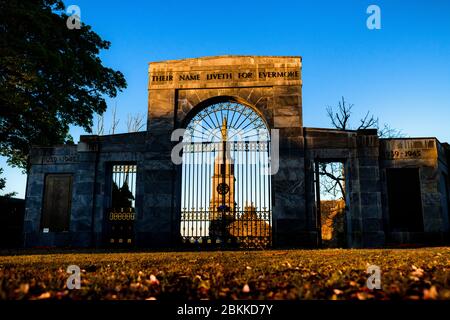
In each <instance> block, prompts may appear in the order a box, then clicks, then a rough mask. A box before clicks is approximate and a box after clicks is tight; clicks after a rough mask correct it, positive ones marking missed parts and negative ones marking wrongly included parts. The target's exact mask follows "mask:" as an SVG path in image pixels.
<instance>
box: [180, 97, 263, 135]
mask: <svg viewBox="0 0 450 320" xmlns="http://www.w3.org/2000/svg"><path fill="white" fill-rule="evenodd" d="M224 102H233V103H238V104H241V105H243V106H245V107H247V108H250V109H252V110H253V111H254V112H255V113H256V114H257V115H258V116H259V117H260V118H261V119H262V120H263V121H264V123H265V125H266V128H267V129H268V130H270V128H271V126H270V125H269V122H268V121H267V117H266V115H265V114H264V110H260V108H258V105H256V106H255V105H253V104H252V103H250V102H248V101H247V100H245V99H244V98H242V97H240V96H230V95H219V96H211V97H209V98H206V99H204V100H202V101H200V102H199V103H198V104H196V105H195V106H192V107H191V108H189V111H188V112H187V113H184V117H182V119H179V120H180V121H179V127H180V128H186V126H187V125H188V123H189V122H190V121H191V120H192V118H194V117H195V116H196V115H197V114H198V113H199V112H200V111H202V110H203V109H205V108H207V107H209V106H211V105H213V104H217V103H224Z"/></svg>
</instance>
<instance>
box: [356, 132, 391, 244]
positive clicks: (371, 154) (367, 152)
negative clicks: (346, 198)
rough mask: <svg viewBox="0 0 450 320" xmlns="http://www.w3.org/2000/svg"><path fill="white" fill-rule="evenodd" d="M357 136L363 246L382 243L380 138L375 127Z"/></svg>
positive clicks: (383, 236) (383, 239) (383, 235)
mask: <svg viewBox="0 0 450 320" xmlns="http://www.w3.org/2000/svg"><path fill="white" fill-rule="evenodd" d="M356 139H357V157H358V173H359V201H360V207H359V209H360V216H361V224H362V246H364V247H379V246H382V245H384V242H385V234H384V231H383V215H382V205H381V182H380V169H379V139H378V136H377V130H360V131H358V135H357V137H356Z"/></svg>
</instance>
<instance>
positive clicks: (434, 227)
mask: <svg viewBox="0 0 450 320" xmlns="http://www.w3.org/2000/svg"><path fill="white" fill-rule="evenodd" d="M445 152H446V151H445V149H444V147H443V146H442V145H441V144H440V143H439V141H438V140H437V139H435V138H411V139H384V140H381V146H380V171H381V176H382V190H383V212H384V218H383V220H384V225H385V229H386V230H387V234H388V236H389V239H388V240H389V242H391V243H417V244H421V243H422V244H428V243H443V242H445V240H446V238H447V237H448V230H449V223H448V209H447V204H446V202H447V201H446V199H445V198H446V197H445V191H444V188H445V187H444V181H443V175H444V174H446V175H447V176H448V163H447V159H446V157H445ZM389 168H418V170H419V176H420V189H421V190H420V191H421V202H422V213H423V226H424V230H423V232H390V231H389V229H390V227H389V206H388V192H387V191H388V190H387V181H386V171H387V170H388V169H389ZM447 203H448V202H447Z"/></svg>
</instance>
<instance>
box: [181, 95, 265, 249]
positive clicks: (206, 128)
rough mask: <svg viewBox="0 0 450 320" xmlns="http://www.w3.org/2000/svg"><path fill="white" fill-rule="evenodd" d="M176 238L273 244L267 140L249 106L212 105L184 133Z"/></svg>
mask: <svg viewBox="0 0 450 320" xmlns="http://www.w3.org/2000/svg"><path fill="white" fill-rule="evenodd" d="M183 141H184V142H185V145H184V147H183V166H182V170H183V172H182V193H181V199H182V200H181V206H182V211H181V228H180V230H181V237H182V240H183V242H184V243H186V244H197V245H205V246H208V245H218V244H219V245H226V246H235V247H246V248H265V247H268V246H270V245H271V244H272V211H271V205H272V204H271V179H270V175H269V172H270V165H269V159H270V157H269V155H270V139H269V134H268V130H267V127H266V125H265V123H264V122H263V120H262V119H261V118H260V117H259V115H258V114H256V112H255V111H253V109H250V108H249V107H246V106H243V105H241V104H237V103H231V102H230V103H219V104H215V105H212V106H210V107H208V108H206V109H204V110H203V111H201V112H200V113H199V114H197V115H196V116H195V117H194V119H192V120H191V122H190V124H189V125H188V127H187V131H186V133H185V136H184V140H183Z"/></svg>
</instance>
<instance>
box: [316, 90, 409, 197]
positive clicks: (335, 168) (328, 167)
mask: <svg viewBox="0 0 450 320" xmlns="http://www.w3.org/2000/svg"><path fill="white" fill-rule="evenodd" d="M353 106H354V105H353V104H350V103H348V102H347V101H345V99H344V97H342V99H341V100H340V101H339V102H338V105H337V106H336V107H335V108H333V107H330V106H328V107H327V109H326V110H327V115H328V118H329V119H330V121H331V124H332V125H333V127H335V128H336V129H338V130H355V129H356V130H361V129H369V128H374V129H377V130H378V136H379V137H380V138H400V137H404V134H403V133H402V132H401V131H400V130H398V129H394V128H392V127H391V126H389V125H388V124H384V125H383V127H381V128H380V126H379V121H378V118H376V117H375V116H374V115H373V114H372V113H370V111H367V112H366V113H365V115H364V117H362V118H361V119H359V123H358V125H357V126H353V125H352V124H351V116H352V114H353ZM338 164H340V163H335V162H333V163H326V162H325V163H320V164H319V175H320V176H321V177H322V179H320V186H321V191H323V192H324V193H327V194H329V195H331V196H333V197H335V198H336V197H339V195H341V196H342V198H343V199H345V176H344V175H345V170H344V168H343V166H342V165H338Z"/></svg>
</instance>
